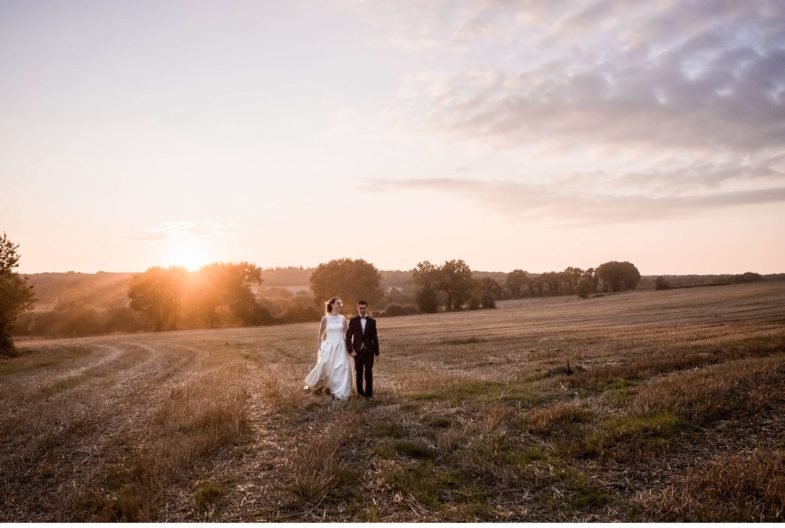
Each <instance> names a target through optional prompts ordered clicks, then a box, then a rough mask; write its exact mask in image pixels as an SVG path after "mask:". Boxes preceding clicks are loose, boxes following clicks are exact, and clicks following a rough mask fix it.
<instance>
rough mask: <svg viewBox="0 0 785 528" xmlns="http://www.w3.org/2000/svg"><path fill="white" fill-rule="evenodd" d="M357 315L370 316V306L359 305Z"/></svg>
mask: <svg viewBox="0 0 785 528" xmlns="http://www.w3.org/2000/svg"><path fill="white" fill-rule="evenodd" d="M357 313H358V314H360V315H362V316H363V317H365V316H366V315H368V305H367V304H358V305H357Z"/></svg>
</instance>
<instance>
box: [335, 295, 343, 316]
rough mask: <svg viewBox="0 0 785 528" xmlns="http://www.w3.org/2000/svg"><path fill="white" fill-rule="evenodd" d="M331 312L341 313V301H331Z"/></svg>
mask: <svg viewBox="0 0 785 528" xmlns="http://www.w3.org/2000/svg"><path fill="white" fill-rule="evenodd" d="M333 313H334V314H335V315H341V314H342V313H343V302H341V300H340V299H338V300H336V301H335V302H334V303H333Z"/></svg>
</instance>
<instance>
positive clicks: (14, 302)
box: [0, 232, 35, 356]
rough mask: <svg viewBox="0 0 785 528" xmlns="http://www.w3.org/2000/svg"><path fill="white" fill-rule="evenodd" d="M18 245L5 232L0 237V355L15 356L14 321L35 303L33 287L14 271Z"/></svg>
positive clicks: (17, 259)
mask: <svg viewBox="0 0 785 528" xmlns="http://www.w3.org/2000/svg"><path fill="white" fill-rule="evenodd" d="M19 258H20V255H19V244H14V243H13V242H11V241H10V240H9V239H8V236H6V234H5V232H3V236H2V237H0V354H3V355H8V356H11V355H15V354H16V347H15V346H14V342H13V340H12V339H11V330H12V329H13V325H14V321H15V320H16V318H17V317H19V316H20V315H21V314H23V313H24V312H26V311H28V310H30V309H31V308H32V307H33V304H34V303H35V295H34V293H33V287H32V286H31V285H30V284H28V282H27V277H22V276H21V275H19V273H17V272H15V271H14V268H16V267H18V266H19Z"/></svg>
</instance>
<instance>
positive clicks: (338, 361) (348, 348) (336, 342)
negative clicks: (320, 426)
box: [305, 297, 379, 400]
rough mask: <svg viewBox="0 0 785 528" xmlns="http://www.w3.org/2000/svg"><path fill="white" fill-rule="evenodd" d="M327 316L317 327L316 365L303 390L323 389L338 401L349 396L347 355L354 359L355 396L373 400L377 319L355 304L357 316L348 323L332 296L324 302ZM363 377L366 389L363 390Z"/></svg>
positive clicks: (365, 305)
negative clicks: (317, 349)
mask: <svg viewBox="0 0 785 528" xmlns="http://www.w3.org/2000/svg"><path fill="white" fill-rule="evenodd" d="M325 312H326V315H325V316H324V317H322V324H321V326H319V352H318V356H317V360H316V366H315V367H314V368H313V370H311V372H310V373H309V374H308V375H307V376H306V377H305V390H319V389H323V388H326V389H328V390H329V391H330V393H332V395H333V396H335V397H336V398H338V399H339V400H347V399H349V396H351V395H352V372H351V366H350V365H349V363H350V361H349V356H352V357H353V358H354V371H355V375H356V380H357V394H358V395H359V396H365V398H366V399H368V398H372V397H373V360H374V358H375V357H377V356H378V355H379V338H378V336H377V335H376V320H375V319H371V318H370V317H369V316H368V303H367V302H365V301H358V302H357V313H358V315H357V316H356V317H352V319H351V321H347V320H346V317H344V316H343V315H341V313H342V312H343V302H342V301H341V298H340V297H333V298H332V299H330V300H329V301H327V302H326V303H325ZM363 378H365V386H364V388H363Z"/></svg>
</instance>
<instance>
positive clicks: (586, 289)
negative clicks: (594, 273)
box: [575, 277, 594, 299]
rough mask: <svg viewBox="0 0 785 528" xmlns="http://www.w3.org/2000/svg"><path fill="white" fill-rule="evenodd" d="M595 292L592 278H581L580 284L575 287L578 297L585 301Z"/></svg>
mask: <svg viewBox="0 0 785 528" xmlns="http://www.w3.org/2000/svg"><path fill="white" fill-rule="evenodd" d="M593 292H594V286H593V285H592V283H591V279H590V278H588V277H581V278H580V279H578V283H577V284H576V285H575V293H576V294H577V295H578V297H580V298H581V299H585V298H586V297H588V296H589V294H591V293H593Z"/></svg>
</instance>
